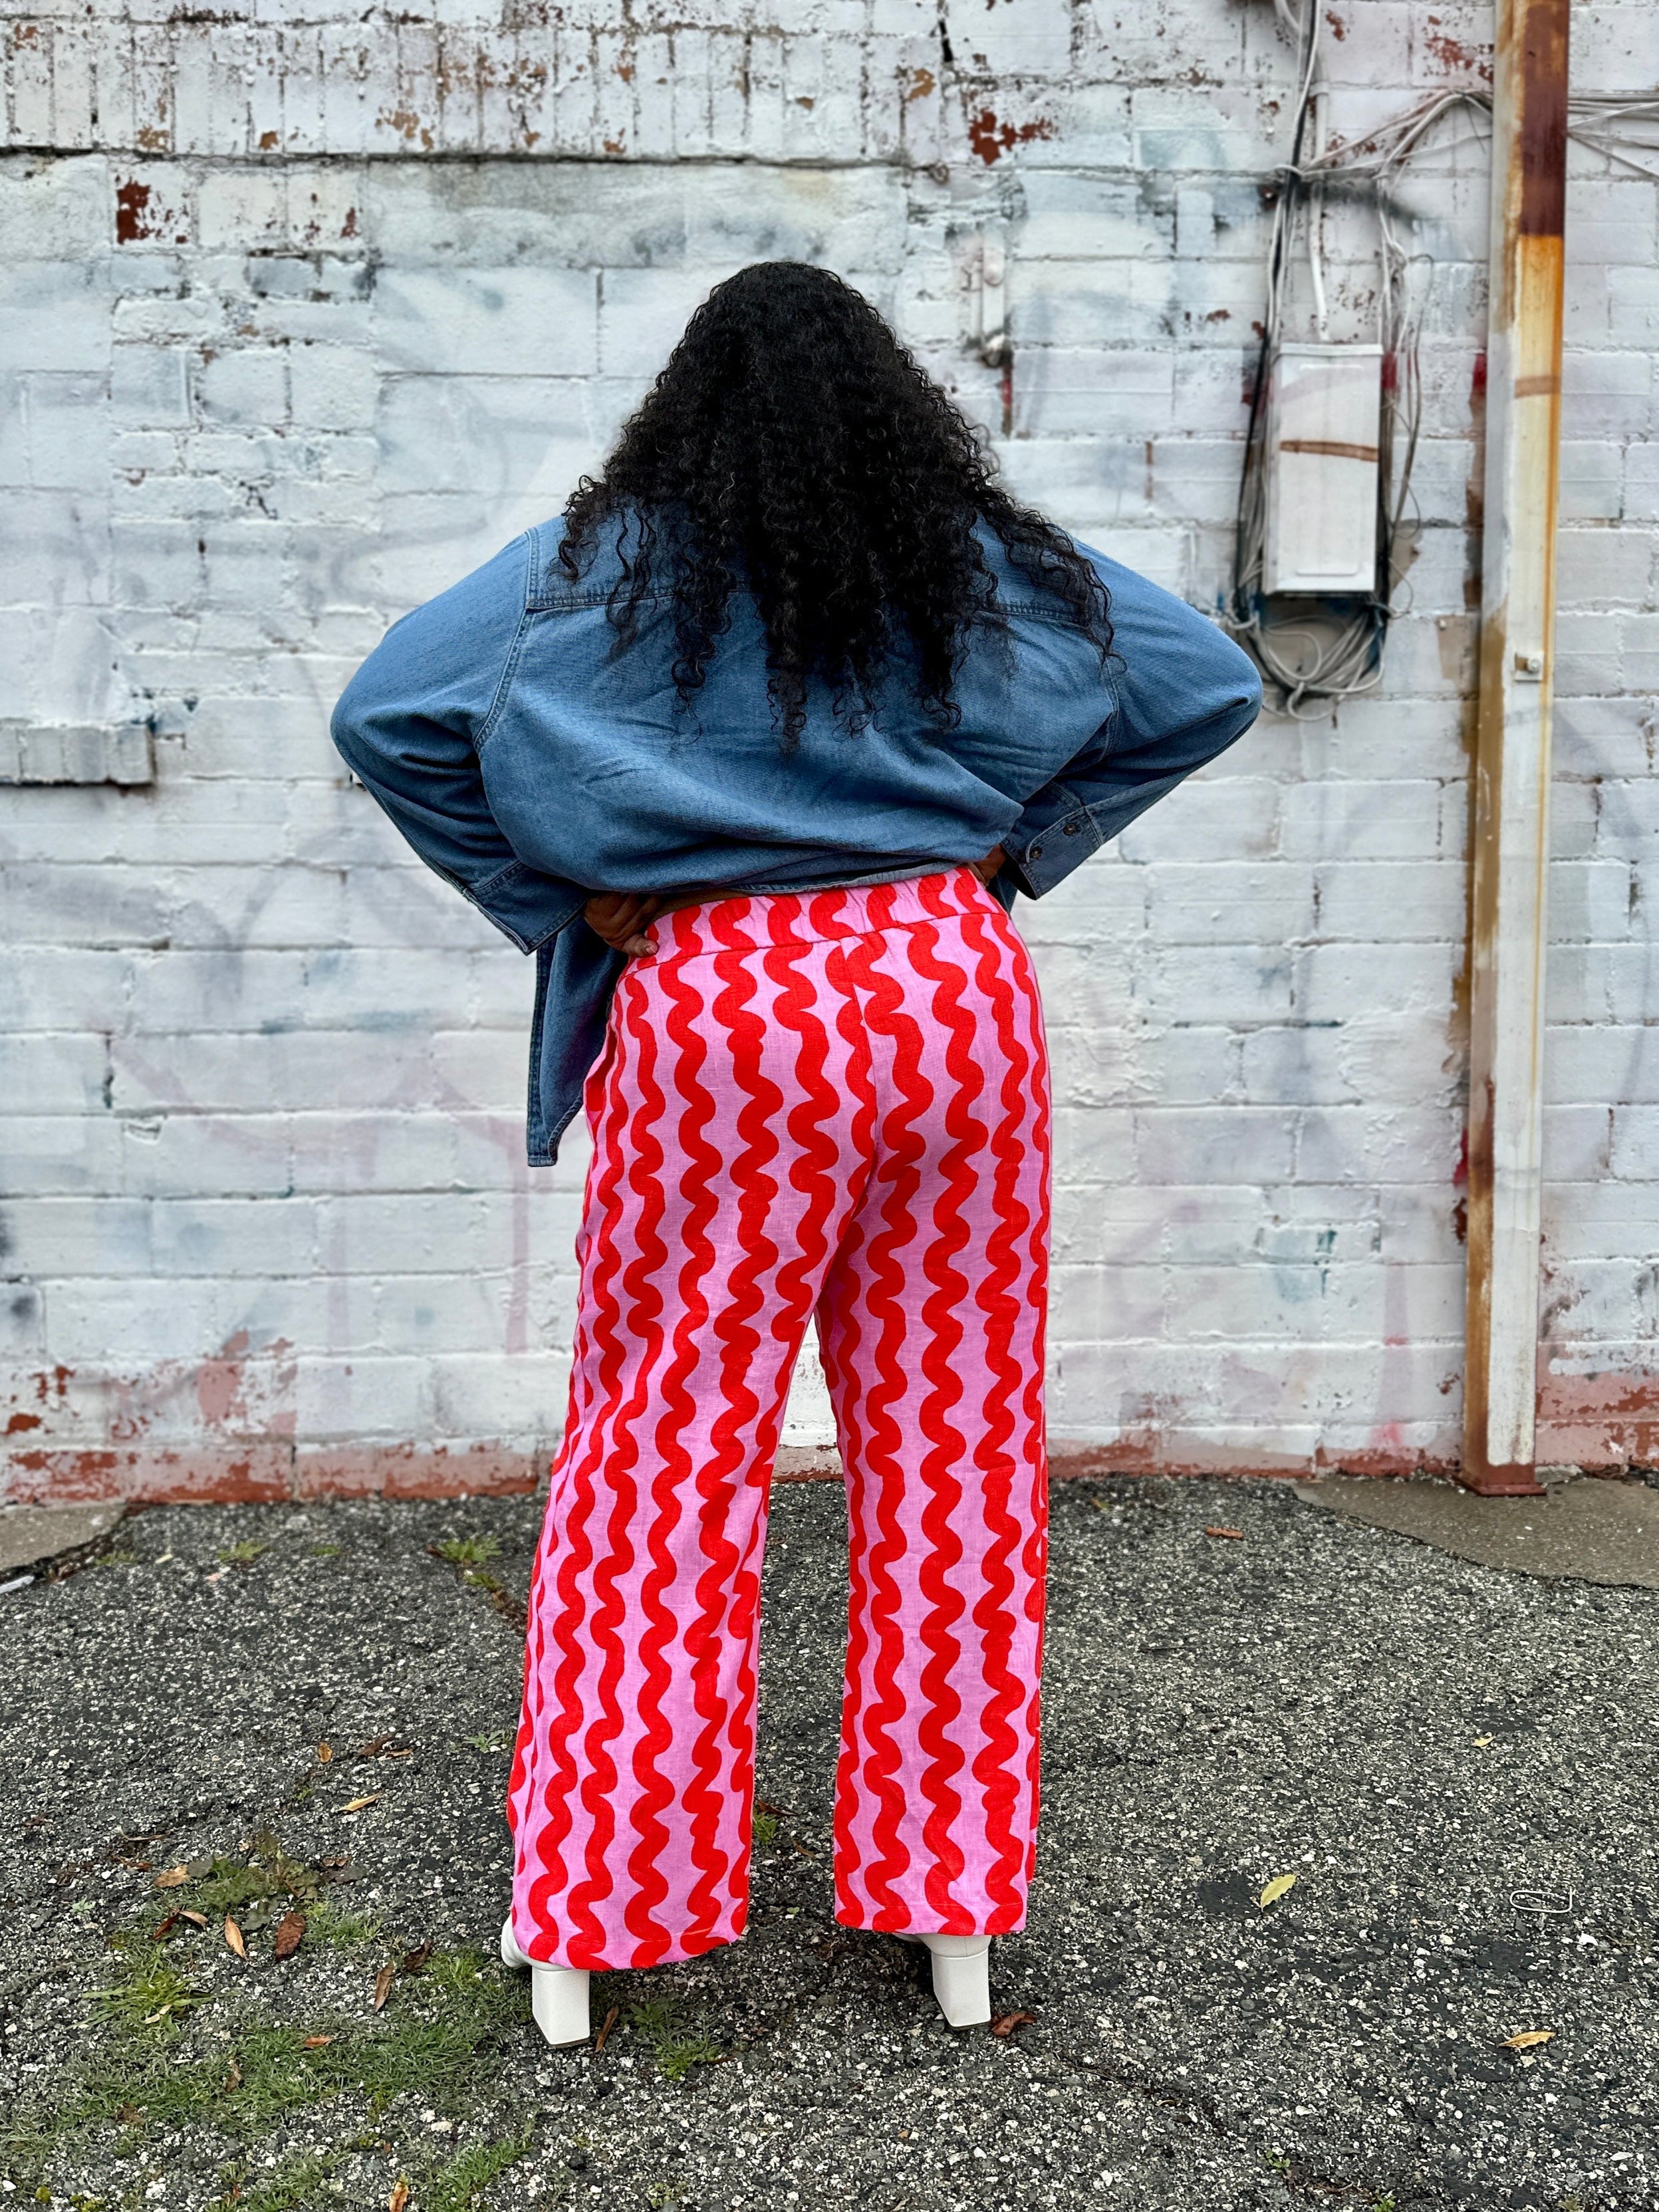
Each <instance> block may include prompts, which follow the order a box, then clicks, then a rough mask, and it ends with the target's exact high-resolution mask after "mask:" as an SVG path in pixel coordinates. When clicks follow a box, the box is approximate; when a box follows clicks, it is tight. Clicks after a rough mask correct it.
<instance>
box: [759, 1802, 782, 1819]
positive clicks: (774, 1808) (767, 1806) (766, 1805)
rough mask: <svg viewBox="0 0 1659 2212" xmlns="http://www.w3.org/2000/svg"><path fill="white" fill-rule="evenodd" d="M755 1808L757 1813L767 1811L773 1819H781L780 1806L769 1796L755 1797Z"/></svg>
mask: <svg viewBox="0 0 1659 2212" xmlns="http://www.w3.org/2000/svg"><path fill="white" fill-rule="evenodd" d="M755 1810H756V1811H757V1813H769V1814H771V1815H772V1818H773V1819H774V1820H782V1818H783V1808H782V1806H781V1805H775V1804H774V1803H773V1802H772V1800H771V1799H770V1798H769V1797H757V1798H756V1800H755Z"/></svg>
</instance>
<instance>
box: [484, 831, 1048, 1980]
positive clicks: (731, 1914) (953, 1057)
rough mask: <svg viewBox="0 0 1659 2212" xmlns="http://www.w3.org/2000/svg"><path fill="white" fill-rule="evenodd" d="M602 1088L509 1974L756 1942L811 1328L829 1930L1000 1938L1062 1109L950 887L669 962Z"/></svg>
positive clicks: (1030, 1656)
mask: <svg viewBox="0 0 1659 2212" xmlns="http://www.w3.org/2000/svg"><path fill="white" fill-rule="evenodd" d="M654 942H655V944H656V945H657V948H658V949H657V951H655V953H654V954H653V955H652V956H651V957H641V958H639V959H636V960H635V961H633V962H631V963H629V968H628V969H627V971H626V973H625V974H624V975H623V979H622V981H621V983H620V984H619V986H618V987H617V995H616V1000H615V1003H614V1006H613V1008H612V1012H611V1026H610V1031H609V1036H608V1038H607V1042H606V1045H605V1054H604V1056H603V1058H602V1059H601V1060H600V1061H599V1065H598V1066H597V1067H596V1068H595V1070H594V1073H593V1075H592V1078H591V1079H590V1083H589V1088H588V1093H587V1111H588V1115H589V1119H590V1122H591V1124H592V1132H593V1139H594V1151H593V1162H592V1169H591V1170H590V1172H589V1176H588V1180H587V1188H586V1198H585V1201H584V1212H583V1221H582V1228H581V1234H580V1240H579V1245H578V1252H579V1257H580V1267H581V1293H580V1312H579V1316H578V1322H577V1330H576V1346H575V1365H574V1374H573V1376H572V1381H571V1393H570V1413H569V1419H568V1425H567V1428H566V1431H565V1435H564V1441H563V1443H562V1447H561V1449H560V1452H559V1455H558V1458H557V1461H556V1463H555V1466H554V1468H553V1480H552V1492H551V1496H550V1500H549V1504H548V1510H547V1520H546V1525H545V1528H544V1534H543V1537H542V1541H541V1547H540V1550H539V1552H538V1557H537V1561H536V1569H535V1576H534V1580H533V1583H532V1589H531V1607H530V1631H529V1642H528V1650H527V1654H526V1676H525V1697H524V1709H523V1715H522V1718H521V1720H520V1727H519V1735H518V1743H517V1747H516V1751H515V1754H514V1758H513V1774H512V1780H511V1783H510V1785H509V1798H508V1806H507V1814H508V1820H509V1822H510V1824H511V1826H512V1828H513V1835H514V1838H515V1845H516V1850H515V1863H514V1873H513V1930H514V1933H515V1934H516V1936H517V1937H518V1940H519V1942H520V1945H521V1946H522V1948H523V1949H524V1950H525V1952H526V1954H527V1955H528V1956H529V1957H531V1958H532V1959H537V1960H544V1961H551V1962H555V1963H557V1964H560V1965H563V1966H611V1967H616V1966H653V1965H655V1964H657V1963H658V1962H659V1961H660V1960H670V1959H683V1958H689V1957H691V1956H694V1955H695V1954H696V1953H698V1952H702V1951H707V1950H708V1949H711V1948H713V1947H714V1946H715V1945H716V1944H720V1943H726V1942H731V1941H732V1939H733V1938H734V1937H736V1936H738V1935H740V1934H741V1933H742V1931H743V1928H744V1922H745V1920H746V1918H747V1914H748V1882H749V1857H750V1797H751V1793H752V1788H753V1779H754V1741H755V1684H756V1654H757V1632H758V1629H759V1613H760V1571H761V1551H762V1546H763V1541H764V1538H765V1528H766V1508H767V1498H768V1491H769V1479H770V1474H771V1468H772V1462H773V1458H774V1455H775V1451H776V1449H777V1443H778V1434H779V1429H780V1426H781V1419H782V1415H783V1407H784V1400H785V1396H786V1394H787V1387H788V1380H789V1376H790V1371H791V1369H792V1367H793V1362H794V1358H795V1353H796V1351H797V1349H798V1347H799V1344H800V1340H801V1338H802V1335H803V1334H804V1332H805V1327H806V1323H807V1321H808V1319H809V1317H810V1316H811V1315H812V1314H813V1313H814V1311H816V1313H817V1327H818V1340H819V1344H820V1346H821V1348H822V1353H823V1365H824V1370H825V1373H826V1376H828V1379H829V1390H830V1396H831V1399H832V1401H833V1403H834V1407H835V1413H836V1427H837V1431H838V1433H839V1436H840V1438H841V1445H842V1457H843V1460H844V1462H845V1464H846V1470H847V1495H848V1515H849V1522H850V1536H849V1543H850V1561H851V1590H852V1595H851V1604H850V1608H849V1624H848V1654H847V1674H846V1685H845V1693H844V1702H843V1707H842V1745H841V1758H840V1765H839V1769H838V1772H837V1775H836V1817H835V1872H836V1917H837V1919H839V1920H840V1921H842V1922H843V1923H846V1924H847V1925H848V1926H850V1927H854V1928H871V1929H896V1930H905V1931H942V1932H946V1933H954V1934H959V1935H971V1934H976V1933H977V1934H1000V1933H1002V1932H1004V1931H1006V1930H1008V1929H1015V1928H1018V1927H1020V1926H1021V1925H1023V1923H1024V1917H1025V1896H1026V1890H1027V1887H1028V1885H1029V1882H1030V1874H1031V1864H1032V1858H1033V1853H1034V1848H1035V1840H1036V1814H1037V1718H1038V1674H1039V1668H1040V1663H1041V1657H1042V1596H1043V1570H1044V1563H1045V1556H1046V1530H1047V1502H1048V1501H1047V1468H1046V1464H1045V1460H1044V1455H1043V1425H1042V1340H1043V1316H1044V1305H1045V1300H1046V1296H1047V1279H1046V1278H1047V1266H1048V1069H1047V1062H1046V1059H1045V1054H1044V1048H1043V1039H1042V1013H1041V1010H1040V1008H1039V1006H1038V1002H1037V994H1036V985H1035V982H1034V981H1033V978H1032V975H1031V970H1030V963H1029V960H1028V958H1027V956H1026V952H1025V949H1024V945H1022V943H1021V941H1020V939H1019V937H1018V934H1017V933H1016V932H1015V930H1014V928H1013V927H1012V924H1011V923H1010V921H1008V919H1007V917H1006V915H1004V913H1003V912H1002V909H1001V908H1000V907H999V906H998V904H997V902H995V900H994V899H993V898H992V897H991V896H990V894H989V893H988V892H987V890H984V888H983V887H982V886H981V884H980V882H979V879H978V878H977V877H976V876H975V874H974V873H973V872H972V871H971V870H970V869H967V868H962V869H957V870H954V871H952V872H951V873H949V874H945V875H938V876H930V877H927V878H922V879H921V880H920V881H916V882H912V883H905V884H883V885H880V886H878V887H877V888H874V889H865V890H833V891H823V892H818V893H817V894H814V895H810V896H808V895H799V896H797V895H791V896H769V897H757V898H729V899H721V900H719V901H715V902H710V903H708V904H706V905H702V906H698V907H694V908H685V909H683V910H682V911H681V912H679V913H678V914H674V915H668V916H666V917H665V918H664V919H663V920H661V921H659V922H657V923H656V924H655V925H654Z"/></svg>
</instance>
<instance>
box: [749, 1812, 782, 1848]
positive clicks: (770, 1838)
mask: <svg viewBox="0 0 1659 2212" xmlns="http://www.w3.org/2000/svg"><path fill="white" fill-rule="evenodd" d="M777 1840H778V1816H777V1814H775V1813H757V1814H756V1815H755V1844H756V1848H757V1850H763V1851H769V1850H771V1848H772V1846H773V1844H775V1843H776V1841H777Z"/></svg>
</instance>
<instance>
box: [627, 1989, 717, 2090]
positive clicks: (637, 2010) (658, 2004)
mask: <svg viewBox="0 0 1659 2212" xmlns="http://www.w3.org/2000/svg"><path fill="white" fill-rule="evenodd" d="M628 2025H629V2027H631V2028H632V2029H634V2031H635V2033H636V2034H639V2035H641V2036H643V2037H644V2038H645V2039H646V2041H647V2043H649V2044H650V2045H651V2046H652V2049H653V2052H654V2053H655V2056H656V2061H657V2064H658V2066H659V2069H661V2071H662V2073H663V2075H664V2076H665V2078H666V2079H667V2080H668V2081H684V2079H685V2077H686V2075H688V2074H689V2073H690V2071H691V2069H692V2068H693V2067H694V2066H718V2065H719V2064H720V2061H721V2059H722V2058H723V2057H725V2056H726V2054H725V2052H724V2051H720V2050H718V2049H717V2048H716V2047H715V2045H714V2044H712V2043H711V2042H710V2041H709V2040H708V2037H707V2036H706V2035H698V2034H694V2033H690V2032H689V2031H688V2030H687V2029H686V2028H685V2027H684V2026H683V2025H682V2023H681V2021H680V2020H679V2018H678V2014H677V2012H676V2009H675V2007H674V2004H673V2002H672V2001H671V1999H669V1998H667V1997H649V1998H647V1999H645V2000H644V2001H643V2002H641V2003H639V2004H632V2005H629V2008H628Z"/></svg>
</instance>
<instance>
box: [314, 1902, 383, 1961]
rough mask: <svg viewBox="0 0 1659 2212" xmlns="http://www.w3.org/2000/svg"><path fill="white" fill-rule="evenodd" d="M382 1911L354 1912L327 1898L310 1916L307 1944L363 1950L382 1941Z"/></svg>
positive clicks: (339, 1949) (338, 1948)
mask: <svg viewBox="0 0 1659 2212" xmlns="http://www.w3.org/2000/svg"><path fill="white" fill-rule="evenodd" d="M380 1928H381V1923H380V1914H379V1913H378V1912H362V1911H352V1910H351V1909H350V1908H349V1906H345V1905H336V1904H335V1902H334V1900H333V1899H332V1898H330V1897H325V1898H324V1899H323V1900H322V1902H321V1903H320V1904H319V1905H314V1906H313V1908H312V1910H311V1911H309V1912H308V1913H307V1915H306V1941H307V1942H308V1943H321V1944H325V1945H326V1947H327V1948H329V1949H330V1950H331V1951H361V1950H363V1949H366V1948H367V1947H368V1945H369V1944H371V1943H374V1942H378V1941H379V1939H380Z"/></svg>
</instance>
